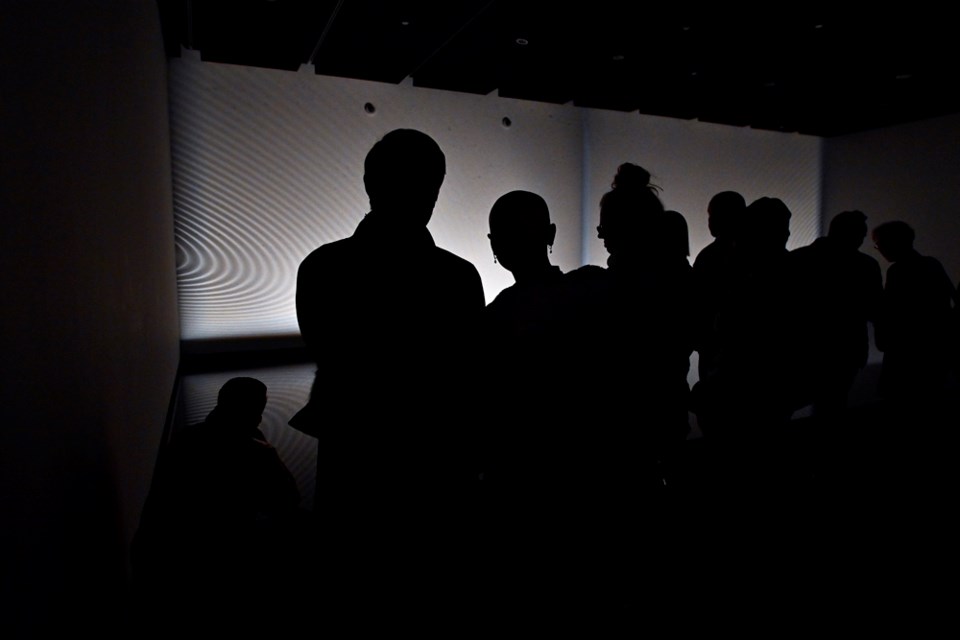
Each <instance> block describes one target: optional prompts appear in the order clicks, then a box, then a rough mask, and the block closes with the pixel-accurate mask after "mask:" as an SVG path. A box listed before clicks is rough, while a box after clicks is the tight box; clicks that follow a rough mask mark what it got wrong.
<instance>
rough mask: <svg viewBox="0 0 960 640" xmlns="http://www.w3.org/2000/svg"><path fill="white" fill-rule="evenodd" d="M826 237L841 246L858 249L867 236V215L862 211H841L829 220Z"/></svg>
mask: <svg viewBox="0 0 960 640" xmlns="http://www.w3.org/2000/svg"><path fill="white" fill-rule="evenodd" d="M827 237H829V238H833V239H834V240H837V241H838V242H840V243H842V244H843V246H845V247H849V248H852V249H858V248H859V247H860V245H861V244H863V239H864V238H866V237H867V216H866V214H864V213H863V212H862V211H856V210H853V211H842V212H840V213H838V214H837V215H835V216H834V217H833V220H831V221H830V228H829V230H828V231H827Z"/></svg>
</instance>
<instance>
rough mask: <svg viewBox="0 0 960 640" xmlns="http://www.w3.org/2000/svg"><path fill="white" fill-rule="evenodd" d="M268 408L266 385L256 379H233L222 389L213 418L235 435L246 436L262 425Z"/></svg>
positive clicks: (212, 414) (218, 395)
mask: <svg viewBox="0 0 960 640" xmlns="http://www.w3.org/2000/svg"><path fill="white" fill-rule="evenodd" d="M266 406H267V386H266V385H265V384H263V383H262V382H260V381H259V380H257V379H256V378H245V377H239V378H231V379H229V380H227V382H226V383H224V385H223V386H222V387H220V392H219V393H218V394H217V406H216V407H215V408H214V410H213V412H212V413H211V417H214V418H215V419H216V420H217V421H218V422H220V423H222V424H224V425H225V426H228V427H229V431H230V433H232V434H233V435H237V436H245V435H249V433H250V432H252V431H253V430H255V429H256V428H257V427H258V426H259V425H260V421H261V420H262V419H263V410H264V408H266Z"/></svg>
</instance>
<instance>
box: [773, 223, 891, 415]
mask: <svg viewBox="0 0 960 640" xmlns="http://www.w3.org/2000/svg"><path fill="white" fill-rule="evenodd" d="M866 221H867V217H866V216H865V215H864V214H863V213H862V212H860V211H844V212H842V213H839V214H837V215H836V216H835V217H834V218H833V220H831V221H830V227H829V230H828V232H827V235H826V236H824V237H821V238H817V239H816V240H815V241H814V242H813V243H812V244H810V245H809V246H806V247H801V248H799V249H796V250H794V251H793V252H792V255H793V259H794V260H795V263H796V264H795V268H796V269H797V270H798V272H799V273H798V275H799V278H800V282H801V287H802V290H801V291H800V292H799V293H798V296H799V297H798V303H799V307H800V309H801V311H802V312H803V315H804V318H803V319H802V326H801V327H800V330H801V336H800V337H804V338H805V346H804V356H805V358H806V361H807V363H808V364H807V366H808V369H807V371H806V372H805V373H804V375H805V376H806V377H807V380H806V381H804V384H808V385H809V386H810V389H811V399H812V401H813V409H814V413H815V414H816V415H818V416H827V417H829V416H836V415H837V414H838V413H840V412H842V411H843V410H844V409H845V408H846V406H847V397H848V394H849V392H850V388H851V386H852V385H853V381H854V378H855V376H856V375H857V373H858V372H859V371H860V370H861V369H863V367H864V366H865V365H866V364H867V355H868V353H869V346H870V345H869V338H868V330H867V329H868V328H867V323H868V322H872V321H873V320H875V318H876V316H877V312H878V310H879V304H880V295H881V293H882V290H883V279H882V275H881V273H880V265H879V264H878V263H877V261H876V260H874V259H873V258H872V257H870V256H868V255H866V254H865V253H862V252H861V251H860V246H861V245H862V244H863V241H864V239H865V238H866V236H867V222H866Z"/></svg>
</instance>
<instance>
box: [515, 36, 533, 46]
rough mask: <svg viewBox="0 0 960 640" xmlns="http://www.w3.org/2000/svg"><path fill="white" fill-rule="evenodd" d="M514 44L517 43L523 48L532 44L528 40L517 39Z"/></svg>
mask: <svg viewBox="0 0 960 640" xmlns="http://www.w3.org/2000/svg"><path fill="white" fill-rule="evenodd" d="M514 42H516V43H517V44H518V45H520V46H521V47H525V46H527V45H528V44H530V41H529V40H527V39H526V38H517V39H516V40H514Z"/></svg>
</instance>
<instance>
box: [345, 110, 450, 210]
mask: <svg viewBox="0 0 960 640" xmlns="http://www.w3.org/2000/svg"><path fill="white" fill-rule="evenodd" d="M363 170H364V173H363V184H364V186H365V187H366V190H367V195H368V196H369V197H370V209H371V210H372V211H386V212H387V213H388V214H389V215H390V216H391V217H394V216H395V217H396V219H394V220H393V222H395V223H397V224H402V225H404V226H407V225H409V226H411V227H416V226H426V224H427V223H428V222H429V221H430V216H431V215H432V214H433V207H434V205H436V203H437V197H438V196H439V194H440V185H442V184H443V178H444V176H445V175H446V171H447V169H446V158H445V156H444V155H443V151H442V150H441V149H440V146H439V145H438V144H437V143H436V141H435V140H434V139H433V138H431V137H430V136H428V135H427V134H425V133H423V132H420V131H416V130H414V129H395V130H394V131H391V132H390V133H388V134H386V135H385V136H383V138H381V139H380V140H379V141H378V142H377V143H376V144H374V145H373V147H372V148H371V149H370V151H369V153H367V157H366V160H365V161H364V164H363Z"/></svg>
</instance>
